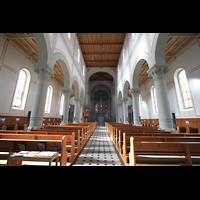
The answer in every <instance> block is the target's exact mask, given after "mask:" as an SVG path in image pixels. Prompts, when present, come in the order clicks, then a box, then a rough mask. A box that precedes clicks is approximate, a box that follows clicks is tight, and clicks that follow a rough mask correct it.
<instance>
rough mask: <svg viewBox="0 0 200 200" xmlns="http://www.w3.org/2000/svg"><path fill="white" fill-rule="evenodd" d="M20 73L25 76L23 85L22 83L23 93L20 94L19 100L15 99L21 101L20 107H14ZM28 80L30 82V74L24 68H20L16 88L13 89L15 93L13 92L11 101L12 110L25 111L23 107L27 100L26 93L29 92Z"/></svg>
mask: <svg viewBox="0 0 200 200" xmlns="http://www.w3.org/2000/svg"><path fill="white" fill-rule="evenodd" d="M21 71H23V72H24V73H25V75H26V78H25V80H24V83H23V91H21V92H22V95H21V98H17V99H21V104H20V106H14V105H13V104H14V101H15V99H16V98H15V95H16V92H17V91H19V90H17V89H18V87H19V85H21V84H20V74H21ZM30 80H31V74H30V71H29V70H28V69H26V68H24V67H23V68H21V69H20V71H19V75H18V78H17V83H16V87H15V91H14V96H13V101H12V109H17V110H24V109H25V105H26V100H27V96H28V91H29V85H30Z"/></svg>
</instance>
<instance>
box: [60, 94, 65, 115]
mask: <svg viewBox="0 0 200 200" xmlns="http://www.w3.org/2000/svg"><path fill="white" fill-rule="evenodd" d="M63 104H64V94H62V95H61V100H60V115H62V114H63Z"/></svg>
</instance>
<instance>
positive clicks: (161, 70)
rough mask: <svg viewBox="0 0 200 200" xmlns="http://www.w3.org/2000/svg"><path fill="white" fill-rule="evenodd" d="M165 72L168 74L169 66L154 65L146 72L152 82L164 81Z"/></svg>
mask: <svg viewBox="0 0 200 200" xmlns="http://www.w3.org/2000/svg"><path fill="white" fill-rule="evenodd" d="M167 72H169V65H154V66H153V67H152V68H151V69H150V70H149V71H148V77H152V78H153V79H154V80H158V79H164V78H165V74H166V73H167Z"/></svg>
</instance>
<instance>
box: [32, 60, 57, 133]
mask: <svg viewBox="0 0 200 200" xmlns="http://www.w3.org/2000/svg"><path fill="white" fill-rule="evenodd" d="M34 71H35V72H36V73H37V74H38V81H37V87H36V92H35V97H34V101H33V107H32V111H31V119H30V124H29V127H28V129H31V127H33V128H34V129H39V128H40V127H41V126H42V123H43V116H44V108H45V102H46V95H47V87H48V82H49V79H50V78H51V77H53V76H54V71H53V69H51V68H50V67H49V66H47V65H46V66H44V65H42V66H40V65H39V64H37V65H36V66H35V69H34Z"/></svg>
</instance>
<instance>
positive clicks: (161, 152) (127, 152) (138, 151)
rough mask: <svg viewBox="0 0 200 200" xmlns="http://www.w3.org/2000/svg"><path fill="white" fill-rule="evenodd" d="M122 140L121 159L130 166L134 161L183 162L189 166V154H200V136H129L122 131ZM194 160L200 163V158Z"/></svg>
mask: <svg viewBox="0 0 200 200" xmlns="http://www.w3.org/2000/svg"><path fill="white" fill-rule="evenodd" d="M123 141H124V144H123V159H124V161H125V162H126V164H127V165H129V164H130V166H135V165H136V161H137V162H139V163H148V164H149V163H151V164H152V163H154V164H155V163H162V164H163V163H165V164H166V163H168V164H172V163H183V164H184V165H190V166H191V165H192V159H191V155H196V156H197V155H198V156H199V155H200V137H170V136H168V137H165V136H160V137H148V136H147V137H144V136H143V137H141V136H134V137H133V136H131V137H130V136H126V134H125V133H124V134H123ZM158 156H159V158H158ZM174 156H179V157H178V158H177V157H176V158H174ZM180 156H182V158H181V157H180ZM128 160H129V162H128ZM195 161H198V163H200V158H199V159H196V160H195Z"/></svg>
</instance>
